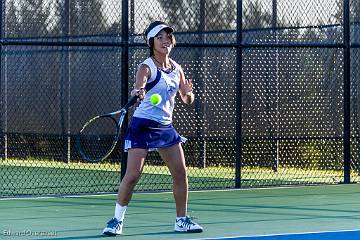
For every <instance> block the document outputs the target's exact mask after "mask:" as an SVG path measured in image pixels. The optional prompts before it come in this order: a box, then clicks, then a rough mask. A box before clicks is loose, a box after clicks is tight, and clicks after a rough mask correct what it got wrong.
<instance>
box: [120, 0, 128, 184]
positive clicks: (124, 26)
mask: <svg viewBox="0 0 360 240" xmlns="http://www.w3.org/2000/svg"><path fill="white" fill-rule="evenodd" d="M128 1H129V0H122V7H121V41H122V43H123V44H124V45H123V48H122V50H121V106H124V105H125V104H126V102H127V101H128V92H129V87H128V86H129V83H128V81H129V2H128ZM125 119H127V118H125ZM127 125H128V124H127V121H124V126H123V128H122V130H121V136H124V132H125V130H124V129H126V128H127ZM121 139H122V140H121V141H120V144H121V146H120V149H121V151H122V152H121V154H120V156H121V179H123V177H124V176H125V173H126V166H127V153H125V152H124V151H123V150H122V149H123V146H124V138H121Z"/></svg>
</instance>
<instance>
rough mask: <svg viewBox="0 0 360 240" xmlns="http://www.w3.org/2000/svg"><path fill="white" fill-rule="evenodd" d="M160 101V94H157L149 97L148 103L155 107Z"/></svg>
mask: <svg viewBox="0 0 360 240" xmlns="http://www.w3.org/2000/svg"><path fill="white" fill-rule="evenodd" d="M161 100H162V98H161V96H160V94H158V93H154V94H153V95H151V96H150V102H151V104H152V105H155V106H156V105H159V103H161Z"/></svg>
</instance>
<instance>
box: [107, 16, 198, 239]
mask: <svg viewBox="0 0 360 240" xmlns="http://www.w3.org/2000/svg"><path fill="white" fill-rule="evenodd" d="M173 32H174V30H173V28H171V27H170V26H168V25H167V24H165V23H164V22H160V21H155V22H153V23H151V24H150V25H149V27H148V28H147V30H146V31H145V38H146V42H147V44H148V46H149V49H150V57H149V58H147V59H146V60H145V61H144V62H142V63H141V64H140V65H139V67H138V70H137V73H136V82H135V84H134V89H133V90H132V91H131V95H132V96H135V95H138V96H139V98H140V99H141V100H142V102H141V103H140V105H139V106H138V107H137V109H136V110H135V112H134V114H133V117H132V120H131V123H130V126H129V128H128V131H127V134H126V137H125V151H128V161H127V169H126V174H125V176H124V178H123V179H122V181H121V184H120V187H119V191H118V196H117V202H116V206H115V216H114V217H113V218H112V219H111V220H110V221H109V222H108V223H107V226H106V228H105V229H104V231H103V234H106V235H110V236H115V235H119V234H121V233H122V228H123V223H124V215H125V212H126V208H127V206H128V204H129V202H130V200H131V197H132V194H133V190H134V187H135V185H136V183H137V182H138V180H139V178H140V175H141V173H142V170H143V166H144V161H145V158H146V156H147V154H148V152H149V151H158V152H159V154H160V156H161V158H162V159H163V161H164V162H165V163H166V165H167V167H168V168H169V171H170V173H171V175H172V178H173V194H174V198H175V204H176V215H177V216H176V219H175V229H174V230H175V231H176V232H188V233H195V232H202V231H203V228H202V227H201V226H200V225H199V224H197V223H195V222H194V221H192V219H191V218H190V217H189V216H187V202H188V180H187V173H186V166H185V158H184V152H183V149H182V146H181V143H184V142H185V141H186V139H185V138H183V137H182V136H180V135H179V134H178V133H177V132H176V130H175V128H174V127H173V125H172V114H173V109H174V105H175V96H176V94H177V92H179V93H180V96H181V99H182V101H183V102H184V103H186V104H191V103H193V101H194V94H193V84H192V81H191V80H187V79H185V75H184V72H183V70H182V68H181V67H180V66H179V65H178V64H177V63H176V62H175V61H174V60H172V59H171V58H170V57H169V54H170V52H171V50H172V48H173V47H174V45H175V43H176V40H175V37H174V35H173ZM154 93H157V94H160V95H161V98H162V101H161V102H160V104H158V105H153V104H151V102H150V96H151V95H152V94H154Z"/></svg>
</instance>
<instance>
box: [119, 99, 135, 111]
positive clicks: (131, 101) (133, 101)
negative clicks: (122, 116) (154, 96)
mask: <svg viewBox="0 0 360 240" xmlns="http://www.w3.org/2000/svg"><path fill="white" fill-rule="evenodd" d="M138 98H139V96H132V97H131V98H130V100H129V101H128V102H127V103H126V105H125V106H124V107H123V109H125V110H126V111H127V110H128V109H129V107H131V106H132V105H134V104H135V103H136V102H137V100H138Z"/></svg>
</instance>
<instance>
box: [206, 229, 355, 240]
mask: <svg viewBox="0 0 360 240" xmlns="http://www.w3.org/2000/svg"><path fill="white" fill-rule="evenodd" d="M220 239H224V240H225V239H226V240H237V239H238V240H359V239H360V229H357V230H344V231H334V232H312V233H296V234H278V235H276V234H274V235H258V236H246V237H245V236H236V237H226V238H205V239H203V240H220Z"/></svg>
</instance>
